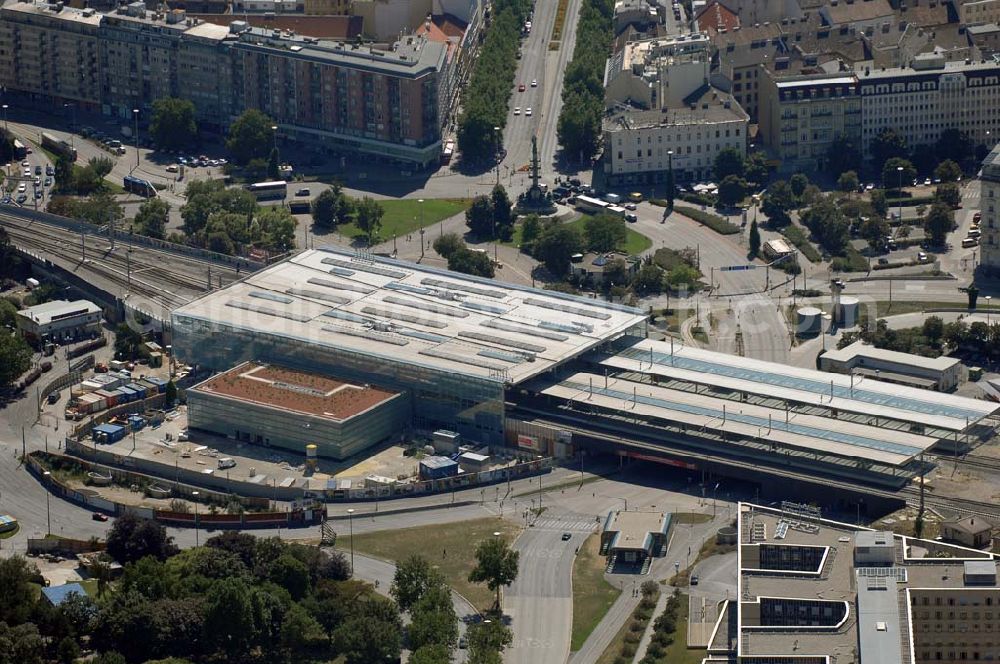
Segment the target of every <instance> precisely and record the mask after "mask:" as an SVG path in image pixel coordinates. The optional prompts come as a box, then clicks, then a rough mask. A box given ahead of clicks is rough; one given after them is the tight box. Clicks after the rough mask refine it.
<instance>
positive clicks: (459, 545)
mask: <svg viewBox="0 0 1000 664" xmlns="http://www.w3.org/2000/svg"><path fill="white" fill-rule="evenodd" d="M339 530H340V536H339V537H338V538H337V546H338V548H340V550H341V551H342V552H344V553H345V554H347V553H348V552H349V551H350V546H351V545H350V538H349V536H346V535H345V533H344V528H343V527H341V528H340V529H339ZM520 530H521V529H520V528H519V527H518V526H516V525H514V524H511V523H509V522H507V521H504V520H502V519H492V518H486V519H475V520H472V521H458V522H456V523H447V524H441V525H433V526H419V527H416V528H403V529H401V530H386V531H381V532H375V533H365V534H363V535H355V536H354V550H355V551H356V552H358V553H364V554H367V555H370V556H372V557H374V558H381V559H383V560H389V561H392V562H396V561H397V560H402V559H403V558H406V557H407V556H409V555H411V554H417V555H420V556H423V557H424V558H426V559H427V560H429V561H430V563H431V564H432V565H433V566H434V567H436V568H437V569H438V570H439V571H440V572H441V574H443V575H444V578H445V580H446V581H447V582H448V585H450V586H451V587H452V588H454V589H455V590H457V591H458V592H459V593H461V594H462V595H463V596H464V597H465V598H466V599H468V600H469V601H470V602H472V604H473V606H475V607H476V608H477V609H479V610H480V611H486V610H488V609H489V608H490V607H491V606H492V605H493V601H494V595H493V593H492V592H490V590H489V588H487V587H486V585H485V584H475V583H470V582H469V572H471V571H472V568H473V567H475V561H476V555H475V551H476V546H478V545H479V543H480V542H482V541H483V540H484V539H487V538H489V537H493V533H494V532H500V533H502V537H504V539H506V540H507V541H508V542H513V541H514V539H515V538H516V537H517V535H518V534H519V533H520ZM523 563H524V561H522V564H523Z"/></svg>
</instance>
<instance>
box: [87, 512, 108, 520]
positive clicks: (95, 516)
mask: <svg viewBox="0 0 1000 664" xmlns="http://www.w3.org/2000/svg"><path fill="white" fill-rule="evenodd" d="M90 518H91V519H93V520H94V521H107V520H108V515H107V514H101V513H100V512H94V513H93V514H91V515H90Z"/></svg>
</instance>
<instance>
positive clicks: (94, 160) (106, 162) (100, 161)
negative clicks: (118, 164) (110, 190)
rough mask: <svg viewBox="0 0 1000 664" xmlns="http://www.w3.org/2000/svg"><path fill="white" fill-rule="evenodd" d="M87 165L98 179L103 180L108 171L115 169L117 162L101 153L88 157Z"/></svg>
mask: <svg viewBox="0 0 1000 664" xmlns="http://www.w3.org/2000/svg"><path fill="white" fill-rule="evenodd" d="M87 166H89V167H90V169H91V170H92V171H93V172H94V175H96V176H97V179H98V180H102V179H104V177H105V176H106V175H107V174H108V173H110V172H111V171H112V170H114V168H115V162H114V161H112V160H111V157H105V156H104V155H99V156H97V157H91V158H90V159H88V160H87Z"/></svg>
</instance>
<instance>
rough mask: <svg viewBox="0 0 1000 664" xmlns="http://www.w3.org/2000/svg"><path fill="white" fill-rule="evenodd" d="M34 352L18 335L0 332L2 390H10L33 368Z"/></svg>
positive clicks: (0, 384)
mask: <svg viewBox="0 0 1000 664" xmlns="http://www.w3.org/2000/svg"><path fill="white" fill-rule="evenodd" d="M31 358H32V352H31V347H30V346H28V344H27V342H25V340H24V339H22V338H21V337H20V336H18V335H17V334H12V333H10V332H8V331H7V330H0V389H9V388H10V387H11V386H12V385H13V384H14V381H16V380H17V379H18V378H19V377H20V376H21V374H23V373H24V372H25V371H27V370H28V369H30V368H31Z"/></svg>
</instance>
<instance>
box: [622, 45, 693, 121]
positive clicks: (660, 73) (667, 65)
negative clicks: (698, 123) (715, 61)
mask: <svg viewBox="0 0 1000 664" xmlns="http://www.w3.org/2000/svg"><path fill="white" fill-rule="evenodd" d="M710 48H711V42H710V41H709V39H708V36H707V35H702V34H697V33H696V34H691V35H681V36H679V37H658V38H655V39H642V40H637V41H630V42H628V43H627V44H625V46H624V47H623V48H622V49H620V50H619V51H617V52H616V53H615V54H614V55H612V56H611V58H610V59H609V60H608V65H607V67H606V69H605V77H604V91H605V92H604V98H605V103H606V104H607V106H608V107H609V108H611V107H614V106H616V105H621V104H624V105H629V106H636V107H639V108H644V109H654V108H661V107H665V106H669V107H676V106H680V105H683V103H684V98H685V97H686V96H687V95H689V94H691V92H692V91H694V90H696V89H698V88H699V87H701V86H703V85H706V84H707V83H708V81H709V70H710V67H711V58H710V55H709V51H710Z"/></svg>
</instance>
